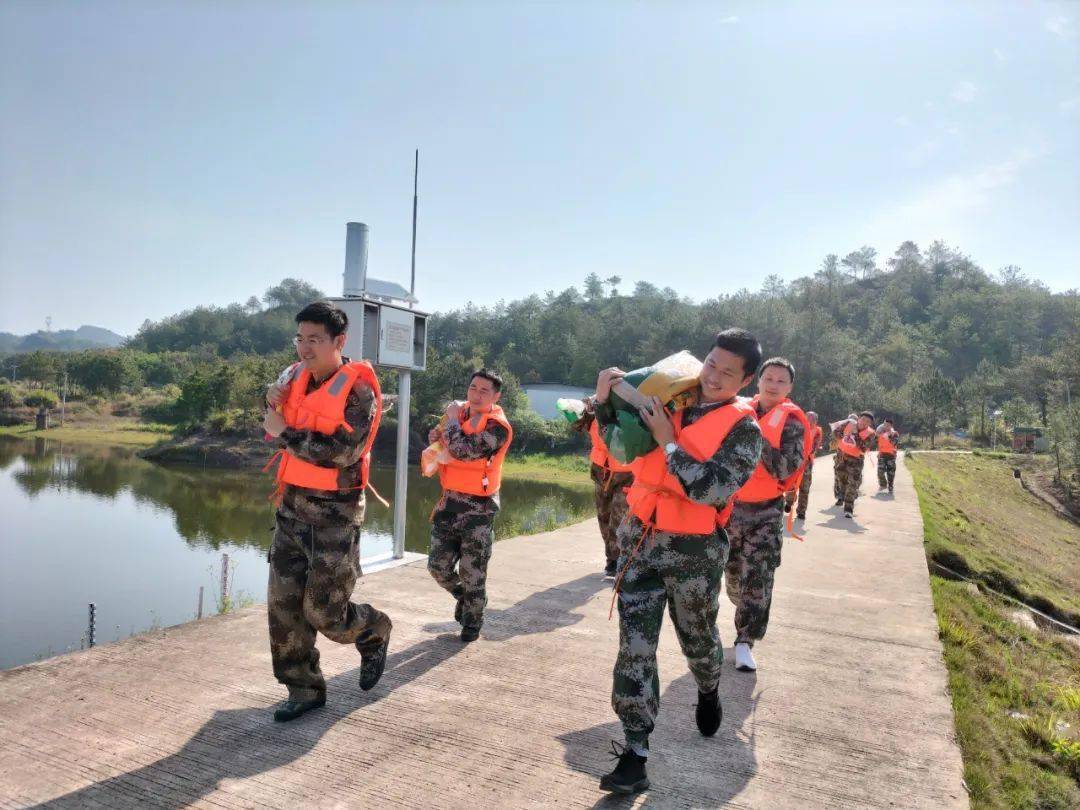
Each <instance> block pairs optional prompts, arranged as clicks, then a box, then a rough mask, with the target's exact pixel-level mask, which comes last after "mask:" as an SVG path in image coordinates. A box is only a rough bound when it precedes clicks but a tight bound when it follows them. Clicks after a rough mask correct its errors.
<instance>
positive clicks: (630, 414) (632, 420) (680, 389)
mask: <svg viewBox="0 0 1080 810" xmlns="http://www.w3.org/2000/svg"><path fill="white" fill-rule="evenodd" d="M701 365H702V364H701V361H700V360H698V359H697V358H696V357H694V355H692V354H690V352H688V351H685V350H684V351H681V352H678V353H677V354H673V355H670V356H669V357H665V358H664V359H663V360H661V361H660V362H658V363H655V364H653V365H651V366H646V367H645V368H639V369H635V370H634V371H631V372H628V373H627V375H626V376H625V377H624V378H623V379H622V380H621V381H619V382H618V383H616V384H615V385H613V386H612V388H611V400H610V401H611V406H612V408H614V409H615V420H616V421H615V423H614V424H611V425H607V426H605V428H604V434H605V435H604V443H605V444H606V445H607V446H608V450H609V451H610V452H611V454H612V455H613V456H614V457H615V459H616V460H617V461H619V462H620V463H622V464H629V463H630V462H631V461H633V460H634V459H636V458H638V457H639V456H643V455H645V454H646V453H648V452H650V451H651V450H653V449H654V448H655V447H656V440H655V439H654V438H653V436H652V433H651V432H650V431H649V429H648V428H647V427H646V426H645V423H644V422H642V421H641V416H640V415H639V414H638V408H639V407H640V406H642V405H645V404H646V403H648V402H649V399H650V398H651V397H658V398H659V399H660V401H661V402H663V403H664V407H665V408H666V409H667V410H668V411H669V412H671V413H673V412H675V411H678V410H681V409H682V408H685V407H686V406H687V405H690V404H692V403H693V402H694V401H695V400H696V396H697V385H698V376H699V375H700V374H701Z"/></svg>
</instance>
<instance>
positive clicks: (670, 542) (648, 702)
mask: <svg viewBox="0 0 1080 810" xmlns="http://www.w3.org/2000/svg"><path fill="white" fill-rule="evenodd" d="M718 407H721V403H705V404H701V405H691V406H689V407H688V408H686V410H685V411H684V412H683V413H684V416H683V424H684V425H685V426H689V425H692V424H693V423H694V422H696V421H697V420H698V419H700V418H701V417H702V416H704V415H705V414H706V413H708V412H709V411H711V410H714V409H716V408H718ZM598 416H599V418H600V420H601V422H602V423H607V422H610V421H611V420H612V418H613V417H612V416H611V412H610V409H609V408H608V409H605V408H604V406H601V407H600V408H599V409H598ZM761 445H762V439H761V431H760V430H759V429H758V426H757V423H756V422H754V421H753V420H752V419H750V418H749V417H747V418H746V419H743V420H741V421H740V422H738V423H737V424H736V425H735V426H734V427H733V428H732V430H731V432H730V433H729V434H728V435H727V438H726V439H725V440H724V442H723V443H722V444H721V445H720V448H719V449H718V450H717V452H716V454H715V455H714V456H713V457H712V458H710V459H707V460H706V461H704V462H699V461H697V460H696V459H694V458H693V457H692V456H690V455H689V454H687V453H686V452H685V451H683V450H682V449H679V450H676V451H675V452H673V453H672V454H671V455H670V456H669V457H668V459H667V463H668V469H670V470H671V472H672V473H673V474H674V475H675V476H676V477H677V478H678V479H679V481H680V482H681V483H682V485H683V488H684V489H685V490H686V494H687V495H688V496H689V497H690V498H691V499H693V500H694V501H696V502H698V503H706V504H711V505H712V506H714V507H716V509H718V510H719V509H722V508H723V507H724V505H725V504H726V503H727V502H728V500H729V499H730V498H731V497H732V496H733V495H734V494H735V492H736V491H737V490H738V489H739V488H740V487H741V486H742V485H743V484H744V483H746V481H747V479H749V478H750V475H751V474H752V473H753V471H754V468H755V467H756V466H757V462H758V458H759V456H760V455H761ZM645 531H646V529H645V526H644V525H643V524H642V522H641V521H640V520H639V519H638V518H637V517H635V516H634V515H633V514H630V515H629V516H628V517H627V519H626V521H625V522H624V523H623V524H622V525H621V526H620V527H619V530H618V541H619V550H620V556H619V570H620V571H624V573H623V579H622V582H621V590H620V592H619V596H618V600H619V653H618V657H617V658H616V660H615V670H614V674H613V683H612V688H611V705H612V708H613V709H614V710H615V713H616V714H617V715H618V716H619V720H620V721H621V723H622V726H623V732H624V734H625V735H626V743H627V745H628V746H630V747H631V748H632V749H633V750H635V751H636V752H637V753H639V754H641V755H642V756H647V755H648V750H649V734H650V733H651V732H652V730H653V726H654V724H655V722H656V715H657V712H658V710H659V708H660V682H659V676H658V673H657V666H656V645H657V641H658V640H659V637H660V625H661V623H662V622H663V618H664V608H665V607H666V608H667V609H668V613H669V615H670V616H671V620H672V622H673V623H674V625H675V633H676V635H677V636H678V639H679V645H680V646H681V647H682V651H683V654H684V655H685V656H686V660H687V664H688V665H689V667H690V671H691V673H692V674H693V676H694V680H695V681H696V682H697V686H698V690H699V691H700V692H706V693H707V692H712V691H713V690H714V689H716V687H717V685H718V684H719V682H720V664H721V662H722V661H723V657H724V653H723V648H722V647H721V646H720V634H719V632H718V630H717V628H716V615H717V611H718V609H719V598H720V578H721V574H722V572H723V568H724V562H725V560H726V559H727V551H728V539H727V533H726V532H725V531H724V530H723V529H721V528H717V530H716V531H715V532H714V533H713V534H710V535H684V534H672V533H670V532H659V531H658V532H655V533H653V534H651V535H650V536H649V537H648V538H647V540H646V541H645V542H644V543H643V544H642V545H641V548H640V549H639V550H638V552H637V554H636V555H634V556H633V557H632V558H631V556H630V555H631V554H632V552H633V550H634V548H635V546H637V545H638V541H639V540H640V539H641V537H642V535H643V533H644V532H645Z"/></svg>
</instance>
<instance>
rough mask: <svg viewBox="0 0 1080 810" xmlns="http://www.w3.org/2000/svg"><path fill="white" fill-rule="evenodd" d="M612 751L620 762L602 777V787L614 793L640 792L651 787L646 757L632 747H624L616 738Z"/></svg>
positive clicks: (612, 744)
mask: <svg viewBox="0 0 1080 810" xmlns="http://www.w3.org/2000/svg"><path fill="white" fill-rule="evenodd" d="M611 751H612V754H613V755H614V756H615V757H617V758H618V760H619V763H618V764H617V765H616V766H615V770H613V771H612V772H611V773H609V774H607V775H605V776H602V777H600V789H601V790H610V791H612V792H613V793H640V792H641V791H643V790H646V789H647V788H648V787H649V777H648V776H647V775H646V774H645V757H643V756H639V755H638V754H635V753H634V752H633V751H632V750H631V749H630V748H624V747H623V746H621V745H619V743H617V742H615V741H614V740H613V741H612V743H611Z"/></svg>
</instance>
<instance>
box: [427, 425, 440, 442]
mask: <svg viewBox="0 0 1080 810" xmlns="http://www.w3.org/2000/svg"><path fill="white" fill-rule="evenodd" d="M440 439H442V431H441V430H439V429H438V428H437V427H433V428H432V429H431V430H429V431H428V433H427V443H428V444H435V442H437V441H439V440H440Z"/></svg>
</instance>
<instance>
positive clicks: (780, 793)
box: [0, 457, 967, 810]
mask: <svg viewBox="0 0 1080 810" xmlns="http://www.w3.org/2000/svg"><path fill="white" fill-rule="evenodd" d="M872 462H873V457H871V458H870V459H868V462H867V469H866V472H867V473H868V474H867V476H866V480H865V482H864V484H863V492H864V495H863V497H862V498H860V499H859V501H858V503H857V505H856V515H855V520H854V521H850V520H846V519H845V518H843V517H842V516H841V515H840V514H839V513H838V510H836V509H835V508H834V507H832V505H831V504H832V498H831V490H832V464H831V460H830V459H829V458H823V459H820V460H819V461H818V464H817V466H816V468H815V479H814V487H813V491H812V500H811V507H810V519H809V520H808V521H807V523H808V526H807V540H806V542H805V543H798V542H789V543H788V544H787V545H786V547H785V549H784V562H783V565H782V566H781V568H780V570H779V572H778V575H777V582H778V584H777V589H776V594H775V601H774V607H773V616H772V622H771V625H770V628H769V634H768V637H767V639H766V640H765V641H763V642H762V643H760V644H759V646H758V647H757V648H756V652H757V657H758V662H759V665H760V669H759V671H758V672H757V673H756V674H745V673H739V672H736V671H735V670H734V669H733V667H732V665H731V663H730V662H731V654H730V652H731V651H730V640H731V638H732V635H733V629H732V609H731V606H730V605H729V604H728V603H727V601H726V599H725V598H724V597H721V599H722V607H721V613H720V629H721V634H722V636H723V637H724V638H725V639H726V640H727V642H728V645H729V646H728V649H727V650H726V653H727V661H726V662H725V665H724V677H723V681H722V683H721V687H720V688H721V693H722V695H723V705H724V723H723V726H722V727H721V730H720V732H719V734H718V735H717V736H716V737H715V738H713V739H705V738H703V737H701V735H700V734H699V733H698V732H697V729H696V728H695V726H694V719H693V707H694V703H695V701H696V690H695V688H694V684H693V681H692V679H691V678H690V676H689V675H688V673H687V669H686V665H685V662H684V660H683V659H682V656H681V654H680V652H679V650H678V646H677V643H676V640H675V637H674V634H673V633H672V631H671V628H670V626H665V628H664V632H663V636H662V639H661V648H660V659H661V660H660V669H661V678H662V704H661V709H660V718H659V721H658V725H657V729H656V732H655V734H654V736H653V740H652V748H653V755H652V757H651V758H650V760H649V772H650V777H651V779H652V782H653V788H652V789H651V790H650V791H649V792H648V793H646V794H643V795H642V796H639V797H637V798H636V799H634V800H626V799H610V798H606V797H605V794H601V793H600V792H599V791H598V789H597V780H598V777H599V776H600V775H601V774H602V773H604V772H605V771H606V770H608V769H609V767H610V761H609V758H608V756H607V750H608V746H609V741H610V740H611V739H613V738H614V739H618V738H619V737H620V734H619V730H618V724H617V722H616V720H615V717H614V715H613V714H612V712H611V709H610V706H609V692H610V688H611V667H612V662H613V660H614V656H615V647H616V640H617V632H618V627H617V620H615V621H611V622H609V621H608V620H607V613H608V605H609V602H610V597H611V592H610V589H609V586H608V584H607V583H605V582H604V581H603V580H602V579H601V576H600V574H599V569H600V567H601V565H602V562H603V557H602V550H601V549H602V546H601V542H600V538H599V534H598V532H597V531H596V528H595V524H593V523H592V522H586V523H582V524H578V525H576V526H571V527H568V528H565V529H562V530H559V531H556V532H552V533H550V534H546V535H540V536H536V537H529V538H517V539H514V540H508V541H505V542H502V543H499V544H498V546H497V547H496V552H495V555H494V559H493V561H492V565H491V571H490V580H489V581H490V591H491V594H490V596H491V604H490V607H489V615H488V619H487V623H486V624H485V626H484V632H483V637H482V638H481V640H480V641H479V642H477V643H475V644H472V645H469V646H463V645H462V644H461V643H460V642H459V641H458V639H457V636H456V625H455V624H454V623H453V622H452V621H448V619H449V618H450V612H451V608H452V603H451V601H450V598H449V596H447V595H446V594H445V593H444V592H443V591H441V590H440V589H438V588H437V587H436V586H435V584H434V583H433V581H432V580H431V578H430V577H429V576H428V573H427V571H426V569H425V567H424V565H423V563H414V564H411V565H407V566H403V567H400V568H395V569H392V570H388V571H383V572H380V573H378V574H376V575H374V576H370V577H368V578H366V579H365V580H364V581H363V582H362V584H361V586H360V589H359V590H360V593H361V595H362V597H363V598H364V599H365V600H367V601H371V602H373V603H374V604H376V605H378V606H379V607H380V608H382V609H383V610H386V611H388V612H389V613H390V615H391V616H392V617H393V619H394V622H395V627H394V635H393V639H392V647H391V655H390V658H389V662H388V666H387V671H386V674H385V676H384V678H383V680H382V682H381V683H380V685H379V686H378V687H377V688H376V689H375V690H374V691H372V692H371V693H363V692H361V691H360V690H359V688H358V686H357V677H358V669H357V665H358V656H357V654H356V651H355V650H353V649H351V648H346V647H339V646H338V645H335V644H332V643H330V642H327V641H326V640H325V639H320V642H319V646H320V649H321V650H322V653H323V659H322V660H323V667H324V670H325V671H326V673H327V676H328V678H329V681H330V699H329V702H328V704H327V706H326V708H325V709H323V710H321V711H317V712H313V713H311V714H309V715H307V716H305V717H303V718H301V719H300V720H298V721H296V722H294V723H289V724H283V725H281V724H275V723H272V722H271V721H270V714H269V709H270V707H271V706H272V705H273V704H274V703H275V702H276V701H278V700H279V699H281V697H282V695H283V690H282V689H281V688H280V687H279V686H278V685H277V684H276V682H275V681H274V680H273V677H272V676H271V673H270V657H269V651H268V649H267V641H266V616H265V610H264V608H262V607H255V608H250V609H246V610H243V611H241V612H239V613H238V614H233V615H230V616H226V617H220V618H214V619H209V620H205V621H202V622H197V623H192V624H188V625H183V626H181V627H177V628H172V629H169V630H165V631H161V632H158V633H154V634H150V635H146V636H141V637H137V638H133V639H129V640H127V641H123V642H119V643H116V644H110V645H107V646H104V647H99V648H96V649H94V650H90V651H86V652H81V653H75V654H72V655H67V656H62V657H58V658H54V659H50V660H48V661H44V662H40V663H36V664H31V665H29V666H24V667H20V668H17V669H13V670H8V671H6V672H2V673H0V807H5V808H7V807H26V806H31V805H35V804H38V803H44V806H47V807H84V806H85V807H91V806H93V807H97V806H100V807H110V808H115V807H149V806H168V807H179V806H188V805H194V806H199V807H229V808H231V807H272V808H298V807H379V808H386V807H459V808H470V810H477V808H486V807H529V806H545V807H552V806H558V807H562V808H569V807H596V806H613V807H616V806H617V807H628V806H631V805H636V806H656V807H719V806H730V807H760V808H783V807H800V808H802V807H829V808H834V807H905V808H908V807H932V808H940V807H951V806H963V805H966V804H967V799H966V794H965V793H964V790H963V787H962V785H961V781H960V777H961V763H960V755H959V751H958V749H957V746H956V744H955V742H954V740H953V721H952V713H951V709H950V704H949V699H948V696H947V695H946V692H945V683H946V676H945V668H944V665H943V663H942V660H941V648H940V646H939V643H938V639H937V633H936V625H935V621H934V614H933V610H932V606H931V601H930V594H929V587H928V583H927V573H926V565H925V562H924V558H923V551H922V521H921V519H920V516H919V512H918V508H917V504H916V500H915V496H914V493H913V492H912V489H911V478H910V476H909V475H908V474H907V471H906V468H905V467H904V465H903V464H900V465H899V468H898V475H897V492H896V497H895V498H891V497H880V496H875V495H874V492H875V491H876V482H874V481H873V475H872V467H871V465H872Z"/></svg>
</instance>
